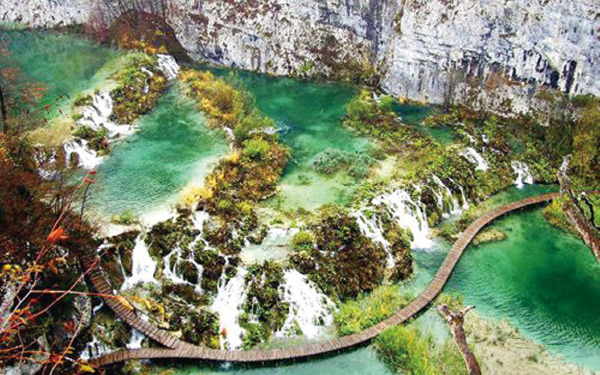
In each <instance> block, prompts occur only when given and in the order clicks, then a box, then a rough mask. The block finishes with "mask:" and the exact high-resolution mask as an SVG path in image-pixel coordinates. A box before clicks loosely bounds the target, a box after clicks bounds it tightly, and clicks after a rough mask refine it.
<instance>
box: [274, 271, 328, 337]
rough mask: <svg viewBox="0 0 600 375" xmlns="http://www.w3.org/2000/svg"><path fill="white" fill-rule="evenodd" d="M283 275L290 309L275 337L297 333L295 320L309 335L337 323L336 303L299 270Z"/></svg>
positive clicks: (303, 331)
mask: <svg viewBox="0 0 600 375" xmlns="http://www.w3.org/2000/svg"><path fill="white" fill-rule="evenodd" d="M283 277H284V280H285V283H284V284H283V285H282V291H283V300H284V301H285V302H287V303H289V305H290V309H289V313H288V317H287V319H286V320H285V323H284V324H283V327H282V328H281V330H280V331H279V332H277V333H275V337H285V336H289V335H293V334H294V322H296V323H297V324H298V326H299V327H300V329H301V330H302V334H303V335H304V336H305V337H306V338H308V339H313V338H315V337H317V336H318V335H319V334H321V333H322V332H323V331H324V327H326V326H329V325H331V324H333V314H332V312H333V311H334V310H335V308H336V307H335V304H334V303H333V302H332V301H331V300H330V299H329V298H328V297H327V296H326V295H324V294H323V293H321V292H320V291H319V290H318V289H317V287H316V285H315V284H314V283H312V282H311V281H309V280H308V278H307V277H306V276H305V275H303V274H301V273H300V272H298V271H296V270H295V269H288V270H285V272H284V276H283Z"/></svg>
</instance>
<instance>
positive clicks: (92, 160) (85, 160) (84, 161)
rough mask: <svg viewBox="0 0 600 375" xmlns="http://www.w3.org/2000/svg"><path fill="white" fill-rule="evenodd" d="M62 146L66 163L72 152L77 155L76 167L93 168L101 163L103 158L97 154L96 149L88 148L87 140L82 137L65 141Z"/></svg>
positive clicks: (69, 159)
mask: <svg viewBox="0 0 600 375" xmlns="http://www.w3.org/2000/svg"><path fill="white" fill-rule="evenodd" d="M63 148H64V150H65V157H66V160H67V164H69V162H70V161H71V157H72V155H73V154H76V155H77V159H78V161H77V167H82V168H85V169H94V168H96V167H97V166H98V165H100V163H102V160H103V158H102V157H101V156H98V153H97V152H96V151H94V150H92V149H90V148H89V147H88V142H87V141H86V140H84V139H74V140H72V141H70V142H67V143H65V144H64V146H63Z"/></svg>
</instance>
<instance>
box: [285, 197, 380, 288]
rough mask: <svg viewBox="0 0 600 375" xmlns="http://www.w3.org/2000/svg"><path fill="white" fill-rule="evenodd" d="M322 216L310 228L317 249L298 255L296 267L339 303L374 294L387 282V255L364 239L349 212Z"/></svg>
mask: <svg viewBox="0 0 600 375" xmlns="http://www.w3.org/2000/svg"><path fill="white" fill-rule="evenodd" d="M319 216H320V217H321V219H319V220H318V221H317V222H316V223H314V224H312V225H309V228H310V230H311V232H312V233H313V235H314V238H315V244H316V248H314V249H309V248H305V249H301V250H299V251H298V250H297V251H295V252H294V253H293V254H292V255H291V256H290V261H291V262H292V264H293V265H294V266H295V267H296V268H297V269H298V270H299V271H300V272H301V273H304V274H307V275H309V278H310V279H311V280H312V281H313V282H315V283H316V284H317V285H318V286H319V287H320V288H321V289H322V290H323V291H324V292H325V293H327V294H328V295H330V296H333V297H334V298H335V299H346V298H348V297H354V296H356V295H358V294H359V293H361V292H364V291H370V290H373V289H374V288H375V287H376V286H377V285H379V284H380V283H381V282H382V281H383V278H384V272H385V267H386V254H385V251H384V250H383V249H382V247H381V246H379V245H377V244H374V243H373V242H372V241H371V240H369V239H367V238H366V237H364V236H363V235H362V233H361V231H360V228H359V227H358V224H357V223H356V220H355V219H354V218H353V217H351V216H349V214H348V212H347V211H346V210H344V209H341V208H336V207H327V208H324V209H322V211H321V212H320V213H319Z"/></svg>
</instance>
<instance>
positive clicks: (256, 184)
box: [180, 70, 289, 252]
mask: <svg viewBox="0 0 600 375" xmlns="http://www.w3.org/2000/svg"><path fill="white" fill-rule="evenodd" d="M180 79H181V80H182V82H184V83H185V85H186V87H187V88H188V94H189V95H190V96H192V97H193V98H194V99H196V100H197V101H198V105H199V108H200V110H201V111H202V112H203V113H204V114H206V116H207V119H208V124H209V126H211V127H217V128H221V129H224V130H226V129H227V130H229V131H230V134H232V135H233V139H232V143H233V151H232V152H231V154H229V155H228V156H227V157H225V158H223V159H221V160H220V161H219V164H218V165H217V167H216V168H215V170H214V171H213V172H212V173H211V174H210V175H209V176H208V177H207V178H206V182H205V186H204V187H202V188H196V189H193V190H192V191H190V192H188V197H187V198H186V200H187V201H188V202H198V207H200V208H203V209H204V210H206V211H208V212H209V213H211V214H212V215H214V216H217V217H218V218H219V219H220V221H221V226H220V227H219V228H217V229H216V230H215V231H213V235H211V236H210V238H209V241H210V242H211V244H213V245H215V246H220V244H222V243H223V239H227V237H229V242H231V241H233V240H235V238H231V225H235V226H236V230H238V234H239V237H238V238H243V236H244V235H246V234H248V233H249V232H250V231H252V230H255V229H257V228H256V227H257V221H256V217H255V214H254V212H253V208H254V205H255V204H256V203H258V202H259V201H261V200H264V199H266V198H268V197H270V196H272V195H273V194H275V192H276V189H277V183H278V182H279V179H280V177H281V174H282V173H283V169H284V168H285V166H286V164H287V161H288V156H289V151H288V149H287V148H285V147H284V146H282V145H281V144H280V143H279V137H278V135H277V134H275V133H274V132H273V130H274V129H275V128H276V127H275V124H274V123H273V121H272V120H271V119H269V118H268V117H265V116H263V115H262V114H260V113H259V112H258V110H257V109H256V107H255V105H254V103H253V101H252V98H251V96H250V95H249V94H248V93H246V92H245V91H243V90H240V89H237V88H236V87H235V86H234V83H233V82H232V80H231V79H230V80H229V81H226V80H223V79H218V78H216V77H214V76H213V75H212V73H210V72H198V71H195V70H186V71H184V72H182V73H181V75H180ZM232 223H233V224H232ZM239 230H242V232H241V233H240V232H239ZM234 245H236V246H232V247H230V250H232V251H233V252H235V251H236V249H237V250H239V249H241V244H234Z"/></svg>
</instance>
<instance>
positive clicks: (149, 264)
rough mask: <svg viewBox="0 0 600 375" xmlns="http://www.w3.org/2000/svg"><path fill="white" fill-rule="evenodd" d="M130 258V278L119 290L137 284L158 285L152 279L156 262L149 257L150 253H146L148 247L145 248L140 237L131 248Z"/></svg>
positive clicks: (144, 243)
mask: <svg viewBox="0 0 600 375" xmlns="http://www.w3.org/2000/svg"><path fill="white" fill-rule="evenodd" d="M131 257H132V267H131V277H128V278H127V279H125V281H124V282H123V285H122V286H121V290H126V289H129V288H131V287H133V286H135V285H137V284H139V283H154V284H158V281H156V279H155V278H154V272H155V271H156V262H155V261H154V260H153V259H152V257H151V256H150V253H148V246H146V242H145V241H144V239H143V238H142V236H139V237H138V238H137V239H136V240H135V247H134V248H133V252H132V254H131Z"/></svg>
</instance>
